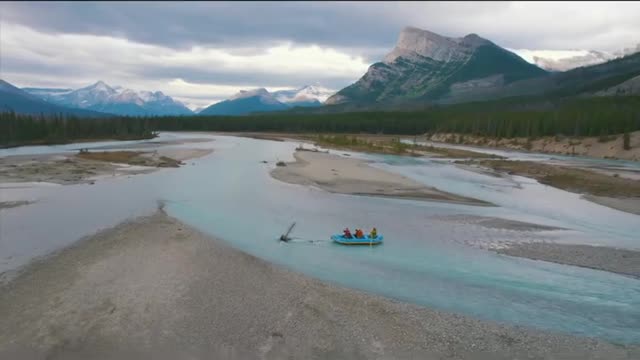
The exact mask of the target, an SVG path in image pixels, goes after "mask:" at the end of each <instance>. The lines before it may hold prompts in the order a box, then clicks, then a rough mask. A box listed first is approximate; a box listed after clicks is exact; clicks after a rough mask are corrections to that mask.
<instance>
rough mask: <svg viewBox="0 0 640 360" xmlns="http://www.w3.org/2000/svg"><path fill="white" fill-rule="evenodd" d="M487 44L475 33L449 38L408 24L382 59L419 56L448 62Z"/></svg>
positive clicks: (465, 55) (389, 61)
mask: <svg viewBox="0 0 640 360" xmlns="http://www.w3.org/2000/svg"><path fill="white" fill-rule="evenodd" d="M488 44H491V42H490V41H488V40H486V39H483V38H481V37H480V36H478V35H477V34H469V35H467V36H465V37H463V38H451V37H446V36H442V35H439V34H436V33H434V32H431V31H428V30H422V29H418V28H416V27H412V26H409V27H406V28H404V29H403V30H402V32H401V33H400V36H399V37H398V42H397V43H396V46H395V48H394V49H393V51H392V52H391V53H390V54H389V55H387V56H386V57H385V59H384V61H385V62H386V63H392V62H394V61H395V60H396V59H397V58H399V57H405V58H409V59H413V58H416V57H417V56H421V57H426V58H431V59H433V60H436V61H445V62H448V61H452V60H459V59H462V58H465V57H467V56H468V55H469V54H470V53H471V52H473V50H474V49H475V48H477V47H479V46H482V45H488Z"/></svg>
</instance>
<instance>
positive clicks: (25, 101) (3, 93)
mask: <svg viewBox="0 0 640 360" xmlns="http://www.w3.org/2000/svg"><path fill="white" fill-rule="evenodd" d="M4 111H13V112H16V113H21V114H32V115H40V114H44V115H53V114H63V115H75V116H82V117H104V116H109V115H108V114H104V113H100V112H96V111H91V110H84V109H75V108H69V107H65V106H60V105H56V104H52V103H49V102H47V101H45V100H42V99H41V98H40V97H38V96H35V95H32V94H29V93H28V92H26V91H24V90H22V89H19V88H17V87H15V86H13V85H11V84H9V83H8V82H6V81H4V80H1V79H0V112H4Z"/></svg>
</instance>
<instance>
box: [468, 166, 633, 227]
mask: <svg viewBox="0 0 640 360" xmlns="http://www.w3.org/2000/svg"><path fill="white" fill-rule="evenodd" d="M456 163H457V164H459V165H462V166H464V167H465V168H466V169H467V170H473V169H474V168H476V169H477V167H481V168H484V169H485V170H484V171H486V169H490V170H492V171H495V172H497V173H506V174H515V175H520V176H525V177H529V178H533V179H536V180H537V181H539V182H540V183H542V184H545V185H549V186H553V187H556V188H559V189H563V190H567V191H571V192H575V193H579V194H583V196H584V198H585V199H587V200H589V201H592V202H595V203H598V204H601V205H604V206H608V207H611V208H614V209H617V210H620V211H625V212H629V213H632V214H638V215H640V180H635V179H630V178H627V177H621V176H617V174H615V173H613V172H611V171H609V172H608V173H605V172H595V171H592V170H587V169H582V168H576V167H571V166H562V165H551V164H546V163H541V162H533V161H515V160H478V161H471V160H468V161H456Z"/></svg>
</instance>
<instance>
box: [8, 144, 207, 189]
mask: <svg viewBox="0 0 640 360" xmlns="http://www.w3.org/2000/svg"><path fill="white" fill-rule="evenodd" d="M110 149H112V148H110ZM115 149H117V148H115ZM212 152H213V150H212V149H197V148H193V149H191V148H184V149H183V148H175V149H171V148H159V149H157V150H155V151H117V150H114V151H109V152H105V151H91V152H88V153H55V154H34V155H10V156H5V157H0V184H3V183H52V184H58V185H74V184H84V183H87V184H93V183H94V182H95V181H98V180H101V179H104V178H106V177H119V176H128V175H139V174H146V173H150V172H154V171H157V170H159V169H162V168H175V167H180V166H184V165H185V164H184V163H183V162H184V161H187V160H191V159H195V158H199V157H203V156H206V155H208V154H210V153H212Z"/></svg>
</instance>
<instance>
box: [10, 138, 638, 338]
mask: <svg viewBox="0 0 640 360" xmlns="http://www.w3.org/2000/svg"><path fill="white" fill-rule="evenodd" d="M188 137H197V138H202V137H210V138H211V139H212V141H211V142H206V143H193V144H188V145H173V146H176V147H180V146H186V147H190V148H193V147H200V148H213V149H214V152H213V153H212V154H210V155H208V156H205V157H202V158H199V159H194V160H189V161H187V165H186V166H183V167H181V168H179V169H163V170H159V171H157V172H154V173H151V174H146V175H136V176H131V177H126V176H125V177H115V178H107V179H102V180H99V181H97V182H96V184H95V185H86V184H82V185H69V186H53V185H52V186H18V185H14V184H8V185H7V184H5V185H4V187H2V188H0V196H1V199H2V200H3V201H7V200H16V199H28V200H37V202H35V203H33V204H30V205H27V206H21V207H17V208H12V209H4V210H2V212H1V213H0V272H3V271H5V272H7V273H9V272H11V271H12V270H15V269H17V268H19V267H20V266H23V265H25V264H26V263H28V262H29V261H31V260H32V259H34V258H36V257H38V256H43V255H46V254H48V253H50V252H52V251H54V250H56V249H59V248H61V247H64V246H67V245H69V244H71V243H73V242H75V241H77V240H78V239H80V238H81V237H83V236H86V235H89V234H91V233H94V232H95V231H97V230H99V229H103V228H107V227H110V226H113V225H115V224H117V223H119V222H121V221H123V220H125V219H127V218H131V217H134V216H138V215H143V214H148V213H150V212H152V211H154V209H155V208H156V206H157V201H158V200H163V201H165V203H166V209H167V211H168V212H169V214H170V215H172V216H174V217H176V218H178V219H180V220H182V221H184V222H186V223H188V224H190V225H192V226H195V227H197V228H198V229H200V230H202V231H204V232H207V233H210V234H212V235H214V236H216V237H219V238H221V239H224V240H225V241H227V242H228V243H230V244H231V245H232V246H234V247H236V248H239V249H241V250H243V251H246V252H248V253H251V254H253V255H256V256H258V257H261V258H263V259H266V260H268V261H271V262H274V263H277V264H281V265H284V266H286V267H288V268H291V269H294V270H296V271H299V272H302V273H305V274H308V275H310V276H313V277H316V278H319V279H322V280H326V281H329V282H332V283H337V284H340V285H343V286H347V287H352V288H356V289H360V290H364V291H368V292H372V293H376V294H380V295H384V296H387V297H390V298H394V299H398V300H403V301H408V302H411V303H416V304H420V305H425V306H428V307H431V308H435V309H439V310H444V311H451V312H456V313H460V314H465V315H471V316H474V317H477V318H481V319H487V320H492V321H498V322H503V323H508V324H516V325H524V326H529V327H534V328H539V329H546V330H552V331H560V332H566V333H570V334H574V335H582V336H593V337H599V338H603V339H607V340H610V341H614V342H619V343H640V280H638V279H635V278H631V277H627V276H621V275H616V274H613V273H608V272H603V271H597V270H590V269H585V268H579V267H573V266H565V265H559V264H553V263H547V262H541V261H532V260H528V259H521V258H513V257H509V256H503V255H498V254H495V253H493V252H490V251H486V250H482V249H481V248H482V247H486V246H487V245H492V244H493V245H495V244H500V243H501V242H505V241H542V240H549V241H555V242H566V243H585V244H597V245H609V246H618V247H625V248H632V249H638V248H640V236H639V235H638V234H639V233H640V216H637V215H632V214H628V213H624V212H620V211H617V210H613V209H610V208H607V207H603V206H600V205H597V204H594V203H591V202H588V201H586V200H583V199H581V198H580V196H579V195H577V194H573V193H569V192H566V191H562V190H558V189H554V188H551V187H548V186H544V185H541V184H539V183H537V182H536V181H534V180H531V179H527V178H522V177H513V178H500V177H493V176H489V175H484V174H480V173H475V172H470V171H466V170H463V169H460V168H458V167H455V166H454V165H452V164H451V163H449V162H448V161H443V160H439V161H437V160H430V159H426V158H406V157H395V156H381V155H367V154H358V153H351V156H352V157H359V158H363V159H367V160H371V161H374V163H373V166H376V167H380V168H384V169H386V170H389V171H393V172H396V173H401V174H403V175H406V176H408V177H411V178H413V179H415V180H417V181H420V182H423V183H425V184H428V185H431V186H435V187H437V188H439V189H441V190H445V191H449V192H454V193H457V194H461V195H466V196H471V197H475V198H479V199H483V200H487V201H490V202H492V203H494V204H496V205H498V206H495V207H477V206H466V205H454V204H446V203H438V202H425V201H412V200H397V199H386V198H372V197H365V196H349V195H340V194H331V193H327V192H325V191H322V190H320V189H315V188H312V187H305V186H299V185H292V184H286V183H282V182H280V181H277V180H275V179H273V178H271V176H270V175H269V171H270V170H271V169H273V167H274V166H275V165H274V164H275V162H276V161H278V160H283V161H293V156H292V154H293V151H294V149H295V147H296V146H297V145H298V144H297V143H294V142H275V141H263V140H254V139H247V138H237V137H227V136H213V135H203V134H174V133H163V134H161V136H160V140H170V139H176V138H177V139H180V138H188ZM156 140H158V139H155V140H154V141H156ZM154 141H133V142H127V143H124V144H125V145H124V146H126V144H128V143H130V144H137V143H140V142H148V143H149V145H151V146H152V144H153V143H154ZM114 144H118V145H123V143H122V142H114V143H105V142H101V143H83V144H82V145H78V144H70V145H64V146H56V147H51V146H43V147H24V148H16V149H5V150H0V156H8V155H30V154H43V153H58V152H68V151H75V149H77V148H78V147H80V146H81V147H88V148H100V147H105V146H107V147H108V146H109V145H114ZM339 153H342V152H339ZM532 156H535V155H532ZM263 160H266V161H267V162H268V163H267V164H264V163H262V161H263ZM628 166H634V165H633V164H631V165H628ZM470 216H471V217H472V216H488V217H496V218H503V219H510V220H519V221H526V222H531V223H535V224H542V225H550V226H556V227H561V228H564V229H566V230H553V231H536V232H533V231H515V230H508V229H500V228H488V227H482V226H479V225H477V224H474V223H473V221H463V220H460V219H465V218H468V217H470ZM293 221H296V222H297V225H296V228H295V230H294V232H293V236H294V237H297V239H296V241H295V242H293V243H281V242H278V241H277V240H276V239H277V237H278V236H279V235H280V234H281V233H283V232H284V230H285V229H286V228H287V227H288V225H289V224H291V222H293ZM345 226H349V227H351V228H355V227H363V228H365V229H369V228H370V227H372V226H376V227H377V228H378V230H379V231H380V232H381V233H382V234H383V235H384V236H385V243H384V244H383V245H381V246H379V247H364V248H351V247H341V246H339V245H335V244H332V243H331V242H329V241H328V238H329V236H330V235H331V234H332V233H335V232H336V231H339V230H340V229H343V228H344V227H345ZM309 240H311V241H309Z"/></svg>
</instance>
